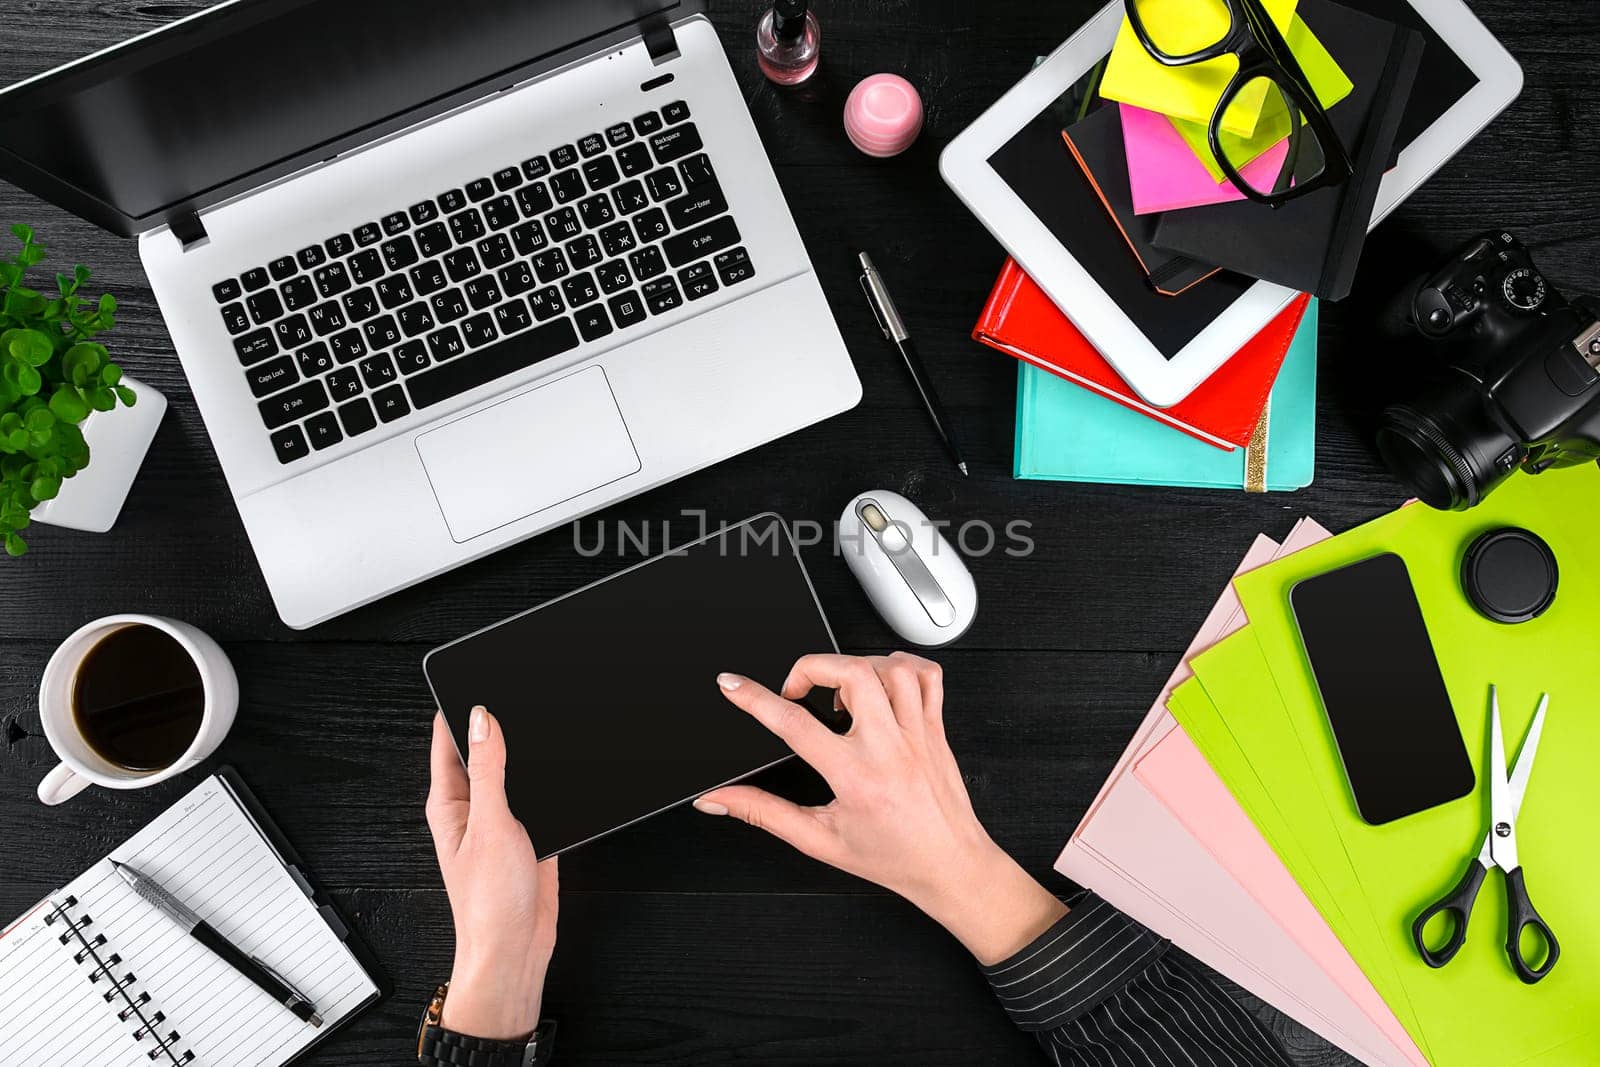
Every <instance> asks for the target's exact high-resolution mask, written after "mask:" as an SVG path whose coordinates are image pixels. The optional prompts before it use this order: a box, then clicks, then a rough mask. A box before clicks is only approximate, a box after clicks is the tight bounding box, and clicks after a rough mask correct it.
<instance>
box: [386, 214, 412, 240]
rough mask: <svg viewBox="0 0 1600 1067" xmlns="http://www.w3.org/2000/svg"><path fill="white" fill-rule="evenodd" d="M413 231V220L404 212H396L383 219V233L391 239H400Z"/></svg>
mask: <svg viewBox="0 0 1600 1067" xmlns="http://www.w3.org/2000/svg"><path fill="white" fill-rule="evenodd" d="M409 229H411V219H410V218H409V217H408V216H407V215H406V213H405V212H404V211H396V212H394V213H393V214H390V215H385V216H384V217H383V232H384V233H385V234H387V235H389V236H390V237H398V236H399V235H400V234H402V233H405V232H406V231H407V230H409Z"/></svg>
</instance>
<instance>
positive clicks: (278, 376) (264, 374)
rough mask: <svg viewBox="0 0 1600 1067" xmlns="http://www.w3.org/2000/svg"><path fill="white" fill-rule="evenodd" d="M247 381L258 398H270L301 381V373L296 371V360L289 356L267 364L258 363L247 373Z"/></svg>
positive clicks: (280, 357)
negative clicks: (273, 394)
mask: <svg viewBox="0 0 1600 1067" xmlns="http://www.w3.org/2000/svg"><path fill="white" fill-rule="evenodd" d="M244 377H245V381H246V382H247V383H248V384H249V386H250V392H252V393H254V394H255V395H256V397H258V398H259V397H263V396H269V395H271V394H272V393H276V392H277V391H278V390H279V389H286V388H288V387H289V386H291V385H293V384H294V383H295V382H298V381H299V380H300V372H299V371H297V370H295V369H294V360H292V359H290V358H289V357H288V356H279V357H278V358H277V359H273V360H268V361H267V362H265V363H257V364H256V365H255V366H254V367H251V368H250V369H249V370H247V371H245V374H244Z"/></svg>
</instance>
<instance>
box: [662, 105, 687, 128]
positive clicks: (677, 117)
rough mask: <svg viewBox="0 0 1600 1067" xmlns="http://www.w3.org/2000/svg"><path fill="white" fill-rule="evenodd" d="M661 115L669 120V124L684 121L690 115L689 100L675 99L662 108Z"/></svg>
mask: <svg viewBox="0 0 1600 1067" xmlns="http://www.w3.org/2000/svg"><path fill="white" fill-rule="evenodd" d="M661 117H662V118H664V119H666V120H667V124H668V125H672V124H674V123H678V122H682V121H683V120H684V119H686V118H688V117H689V102H688V101H687V100H674V101H673V102H672V103H670V104H668V105H667V106H666V107H664V108H662V109H661Z"/></svg>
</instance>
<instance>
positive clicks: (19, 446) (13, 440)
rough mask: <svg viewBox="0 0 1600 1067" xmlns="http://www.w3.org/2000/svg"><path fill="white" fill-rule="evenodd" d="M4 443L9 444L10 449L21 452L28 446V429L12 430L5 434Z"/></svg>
mask: <svg viewBox="0 0 1600 1067" xmlns="http://www.w3.org/2000/svg"><path fill="white" fill-rule="evenodd" d="M6 444H8V445H10V446H11V449H12V451H14V452H21V451H22V450H23V449H24V448H27V447H28V431H27V430H12V431H11V432H10V433H8V434H6Z"/></svg>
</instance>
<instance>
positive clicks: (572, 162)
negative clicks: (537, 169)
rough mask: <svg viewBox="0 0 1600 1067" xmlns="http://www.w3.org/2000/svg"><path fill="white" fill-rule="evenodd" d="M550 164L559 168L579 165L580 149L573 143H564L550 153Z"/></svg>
mask: <svg viewBox="0 0 1600 1067" xmlns="http://www.w3.org/2000/svg"><path fill="white" fill-rule="evenodd" d="M550 165H551V166H553V167H555V168H556V169H557V170H561V169H563V168H565V167H576V166H577V165H578V150H577V149H576V148H574V147H573V146H572V145H569V144H564V145H562V146H561V147H560V148H557V149H556V150H555V151H553V152H551V153H550Z"/></svg>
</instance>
